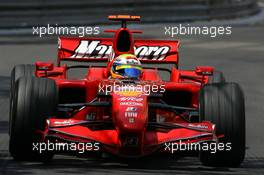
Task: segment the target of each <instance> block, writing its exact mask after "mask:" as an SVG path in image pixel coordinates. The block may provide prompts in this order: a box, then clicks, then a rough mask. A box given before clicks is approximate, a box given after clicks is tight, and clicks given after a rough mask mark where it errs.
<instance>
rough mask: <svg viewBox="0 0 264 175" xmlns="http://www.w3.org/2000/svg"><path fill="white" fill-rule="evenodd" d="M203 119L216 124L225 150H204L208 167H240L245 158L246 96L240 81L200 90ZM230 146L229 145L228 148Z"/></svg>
mask: <svg viewBox="0 0 264 175" xmlns="http://www.w3.org/2000/svg"><path fill="white" fill-rule="evenodd" d="M200 116H201V118H200V119H201V121H210V122H212V123H214V124H215V127H216V134H223V135H224V137H223V138H220V139H219V143H221V144H224V145H225V149H224V150H222V151H217V152H216V153H211V152H212V151H201V152H200V160H201V162H202V164H204V165H207V166H224V167H237V166H239V165H240V164H241V163H242V162H243V160H244V157H245V105H244V95H243V92H242V90H241V88H240V87H239V85H238V84H236V83H222V84H211V85H205V86H204V87H203V88H202V90H201V92H200ZM227 145H229V146H228V147H227Z"/></svg>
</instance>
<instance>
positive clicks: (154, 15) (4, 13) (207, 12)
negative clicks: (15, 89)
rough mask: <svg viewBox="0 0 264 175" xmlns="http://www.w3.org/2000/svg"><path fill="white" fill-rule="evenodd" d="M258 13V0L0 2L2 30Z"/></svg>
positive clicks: (41, 0) (182, 19) (227, 16)
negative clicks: (123, 18) (124, 17)
mask: <svg viewBox="0 0 264 175" xmlns="http://www.w3.org/2000/svg"><path fill="white" fill-rule="evenodd" d="M258 10H259V8H258V6H257V2H256V0H162V1H161V0H141V1H140V0H126V1H124V0H96V1H83V0H75V1H72V0H64V1H60V0H23V1H20V0H13V1H12V2H11V1H9V0H1V2H0V21H1V22H0V29H13V28H31V27H32V26H43V25H47V24H50V25H56V24H58V25H100V24H109V22H108V21H107V19H106V16H107V15H109V14H132V15H133V14H136V15H141V16H142V22H145V23H158V22H182V21H193V20H211V19H223V18H235V17H242V16H247V15H252V14H255V13H257V12H258Z"/></svg>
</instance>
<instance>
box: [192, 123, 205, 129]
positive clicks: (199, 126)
mask: <svg viewBox="0 0 264 175" xmlns="http://www.w3.org/2000/svg"><path fill="white" fill-rule="evenodd" d="M188 126H189V127H192V128H199V129H207V128H208V126H206V125H201V124H199V125H193V124H189V125H188Z"/></svg>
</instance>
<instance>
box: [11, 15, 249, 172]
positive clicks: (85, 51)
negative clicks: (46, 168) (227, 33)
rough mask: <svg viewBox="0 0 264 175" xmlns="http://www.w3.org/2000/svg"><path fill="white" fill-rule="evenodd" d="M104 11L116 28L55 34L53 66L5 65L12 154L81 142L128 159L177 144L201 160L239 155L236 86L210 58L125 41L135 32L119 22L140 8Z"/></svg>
mask: <svg viewBox="0 0 264 175" xmlns="http://www.w3.org/2000/svg"><path fill="white" fill-rule="evenodd" d="M109 19H110V20H115V21H121V22H122V26H121V28H119V29H116V30H106V32H112V33H114V37H113V38H74V37H60V38H59V45H58V61H57V65H56V66H55V64H54V63H52V62H36V63H35V65H29V64H26V65H17V66H15V67H14V68H13V70H12V74H11V95H10V130H9V134H10V142H9V149H10V153H11V155H12V156H13V158H14V159H16V160H29V159H30V160H49V159H51V158H52V156H53V155H54V154H55V153H57V152H69V151H76V152H80V150H83V152H99V153H108V154H112V155H115V156H121V157H126V158H132V157H144V156H148V155H152V154H155V153H162V154H163V153H165V154H177V153H178V152H179V149H178V148H180V147H181V146H182V145H185V147H184V148H185V149H187V148H188V149H189V148H192V149H195V151H198V152H199V157H200V160H201V162H202V163H203V164H204V165H208V166H230V167H234V166H239V165H240V164H241V162H242V161H243V159H244V155H245V110H244V108H245V107H244V96H243V92H242V90H241V88H240V87H239V85H238V84H236V83H228V82H226V81H225V78H224V76H223V73H222V72H220V71H216V70H215V69H214V68H213V67H210V66H197V67H196V68H195V69H194V70H181V69H179V66H178V61H179V55H178V48H179V41H176V40H146V39H133V37H132V34H133V33H141V31H139V30H130V29H128V28H127V21H139V20H140V17H139V16H129V15H112V16H109ZM124 57H126V58H128V57H129V58H128V60H129V61H128V60H126V59H124ZM62 62H64V63H65V62H66V63H67V64H62ZM73 62H74V63H75V64H74V65H69V64H68V63H73ZM94 62H96V63H99V62H100V63H101V65H95V64H92V63H94ZM128 62H129V64H127V63H128ZM139 62H140V63H139ZM85 63H86V64H85ZM87 63H89V64H87ZM123 64H125V65H123ZM150 64H151V65H152V66H149V65H150ZM161 64H165V65H171V67H169V66H167V68H164V67H161V66H160V65H161ZM72 69H85V70H86V73H85V76H84V77H80V78H78V79H76V78H69V77H68V71H69V70H72ZM161 71H163V72H167V73H168V74H169V80H164V79H162V78H161V76H160V72H161ZM112 73H113V74H115V73H119V75H121V76H119V77H118V76H111V74H112ZM125 74H130V75H131V77H126V76H123V77H122V75H125ZM135 75H138V76H135ZM69 145H70V146H69ZM186 145H188V146H186ZM189 145H191V146H189ZM212 145H214V148H217V149H216V150H215V151H212V150H211V149H212V148H213V147H212ZM58 146H60V147H58ZM58 148H63V149H59V150H58ZM180 151H181V150H180Z"/></svg>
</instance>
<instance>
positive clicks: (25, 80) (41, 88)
mask: <svg viewBox="0 0 264 175" xmlns="http://www.w3.org/2000/svg"><path fill="white" fill-rule="evenodd" d="M13 95H14V97H13V98H14V99H13V103H14V104H13V108H12V117H11V118H12V120H11V121H10V123H11V130H10V131H11V132H10V140H9V152H10V154H11V156H12V157H13V158H14V159H15V160H34V161H45V160H49V159H50V158H52V154H51V153H50V152H45V153H42V154H40V153H38V151H33V143H37V142H38V141H39V140H40V136H41V135H40V134H39V132H38V131H43V130H44V128H45V126H46V119H47V118H48V117H49V116H54V115H55V114H56V108H57V101H58V95H57V86H56V83H55V81H54V80H51V79H47V78H36V77H29V76H27V77H21V78H19V79H18V80H17V81H16V83H15V86H14V94H13Z"/></svg>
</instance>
